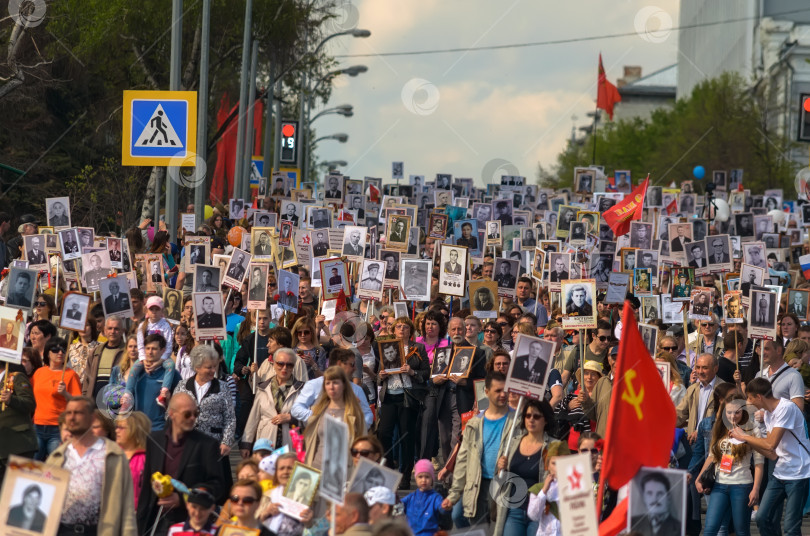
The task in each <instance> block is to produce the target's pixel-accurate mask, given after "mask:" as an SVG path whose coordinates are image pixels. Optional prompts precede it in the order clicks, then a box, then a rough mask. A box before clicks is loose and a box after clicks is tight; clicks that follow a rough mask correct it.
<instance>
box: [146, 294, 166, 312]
mask: <svg viewBox="0 0 810 536" xmlns="http://www.w3.org/2000/svg"><path fill="white" fill-rule="evenodd" d="M152 307H158V308H160V309H163V298H161V297H160V296H152V297H151V298H149V299H148V300H146V308H147V309H151V308H152Z"/></svg>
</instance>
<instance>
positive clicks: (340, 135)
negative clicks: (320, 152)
mask: <svg viewBox="0 0 810 536" xmlns="http://www.w3.org/2000/svg"><path fill="white" fill-rule="evenodd" d="M321 140H335V141H337V142H340V143H346V142H347V141H349V135H348V134H344V133H342V132H340V133H338V134H330V135H329V136H321V137H320V138H318V139H316V140H315V141H313V142H312V145H313V146H314V145H317V144H318V142H319V141H321Z"/></svg>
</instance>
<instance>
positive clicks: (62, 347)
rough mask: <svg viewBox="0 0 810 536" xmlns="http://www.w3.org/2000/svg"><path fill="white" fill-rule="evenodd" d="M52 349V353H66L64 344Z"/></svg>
mask: <svg viewBox="0 0 810 536" xmlns="http://www.w3.org/2000/svg"><path fill="white" fill-rule="evenodd" d="M50 351H51V353H54V354H64V353H65V347H64V346H54V347H53V348H51V350H50Z"/></svg>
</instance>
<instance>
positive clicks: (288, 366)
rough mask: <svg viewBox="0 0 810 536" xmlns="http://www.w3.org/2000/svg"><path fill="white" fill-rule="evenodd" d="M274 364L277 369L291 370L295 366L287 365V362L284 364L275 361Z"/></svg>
mask: <svg viewBox="0 0 810 536" xmlns="http://www.w3.org/2000/svg"><path fill="white" fill-rule="evenodd" d="M274 364H275V365H276V366H277V367H279V368H288V369H291V368H293V367H295V365H294V364H293V363H287V362H284V361H275V362H274Z"/></svg>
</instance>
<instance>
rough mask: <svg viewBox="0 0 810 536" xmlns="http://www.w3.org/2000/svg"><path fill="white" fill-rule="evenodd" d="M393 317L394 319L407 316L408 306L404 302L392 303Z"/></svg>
mask: <svg viewBox="0 0 810 536" xmlns="http://www.w3.org/2000/svg"><path fill="white" fill-rule="evenodd" d="M393 305H394V316H395V317H396V318H400V317H403V316H408V304H407V303H405V302H401V301H398V302H394V303H393Z"/></svg>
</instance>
